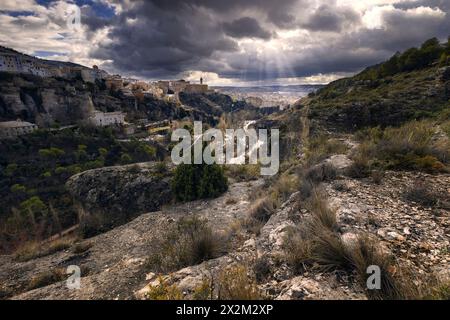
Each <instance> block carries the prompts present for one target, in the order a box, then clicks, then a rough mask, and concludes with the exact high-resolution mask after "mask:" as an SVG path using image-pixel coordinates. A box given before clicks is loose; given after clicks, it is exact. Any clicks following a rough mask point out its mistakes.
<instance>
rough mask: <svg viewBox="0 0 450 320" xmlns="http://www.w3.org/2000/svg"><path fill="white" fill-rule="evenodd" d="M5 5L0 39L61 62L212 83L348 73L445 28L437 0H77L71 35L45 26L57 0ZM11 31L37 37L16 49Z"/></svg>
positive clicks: (448, 12)
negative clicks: (210, 78) (55, 55)
mask: <svg viewBox="0 0 450 320" xmlns="http://www.w3.org/2000/svg"><path fill="white" fill-rule="evenodd" d="M10 2H11V1H10V0H5V2H4V3H3V4H0V22H1V23H2V27H3V26H4V28H2V30H1V31H0V43H2V44H5V45H8V44H10V45H11V46H12V47H16V48H17V49H22V47H23V49H24V50H25V51H27V50H29V51H31V50H34V51H36V52H37V51H41V50H49V49H51V51H55V52H57V51H58V48H61V49H60V51H61V56H60V58H61V59H64V58H67V59H72V60H74V61H75V62H80V63H96V64H99V65H100V66H101V67H102V68H105V69H106V70H107V71H109V72H114V73H121V74H124V75H130V76H135V77H141V78H145V79H169V78H178V77H182V76H183V75H186V74H196V75H197V74H201V73H202V72H203V73H205V74H215V76H214V78H215V79H219V80H220V79H222V80H227V79H228V80H232V81H235V82H239V81H246V82H252V81H272V82H276V81H279V79H298V80H299V81H301V79H302V78H308V77H312V76H317V75H333V74H336V75H340V74H351V73H355V72H358V71H360V70H362V69H363V68H365V67H366V66H368V65H371V64H375V63H379V62H381V61H383V60H384V59H386V58H388V57H390V56H392V55H393V54H394V53H395V52H396V51H402V50H405V49H407V48H409V47H411V46H418V45H420V44H421V43H422V42H423V41H425V40H426V39H428V38H430V37H438V38H439V39H440V40H445V39H446V38H447V37H448V36H449V33H450V32H449V30H450V4H449V2H448V1H444V0H418V1H400V0H398V1H395V0H394V1H386V0H371V1H358V2H353V1H349V0H334V1H328V0H327V1H326V0H278V1H273V0H229V1H218V0H189V1H187V0H171V1H167V0H146V1H144V0H95V1H75V2H77V3H78V2H79V3H78V5H80V7H81V9H82V10H81V12H82V23H83V30H82V32H80V33H79V34H77V35H76V37H75V36H72V37H67V36H64V35H66V34H67V32H66V31H64V30H63V29H64V26H63V24H62V23H60V22H58V23H57V25H58V28H60V29H62V30H57V29H58V28H55V30H53V29H51V28H49V27H48V26H47V29H45V23H48V21H54V20H55V19H54V18H52V17H54V16H55V12H56V11H58V10H59V9H58V10H56V8H57V5H56V4H55V2H50V1H49V2H48V3H47V4H46V5H43V4H42V3H43V2H45V1H39V4H38V3H37V2H36V1H34V0H27V1H26V2H27V4H23V5H22V6H21V10H30V11H32V12H35V14H34V16H31V17H28V16H15V15H14V14H13V13H12V10H13V9H11V8H12V6H11V3H10ZM62 2H64V1H60V2H59V4H58V6H59V7H61V6H62V5H61V3H62ZM67 2H68V3H71V2H72V1H67ZM2 6H3V8H2ZM22 7H23V8H22ZM59 7H58V8H59ZM28 8H29V9H28ZM2 10H3V11H2ZM8 12H11V13H8ZM105 12H106V13H105ZM38 18H39V19H38ZM27 25H29V26H31V25H38V26H39V27H36V28H35V30H31V28H30V29H27V27H26V26H27ZM24 26H25V27H24ZM11 34H17V35H21V34H22V35H25V38H26V39H36V41H29V40H27V41H29V43H28V46H25V45H23V46H21V42H19V41H18V40H17V39H18V38H20V37H12V36H10V35H11ZM55 34H56V36H55ZM59 35H63V38H58V37H59ZM74 39H76V41H77V42H76V44H75V45H74V44H73V43H74V41H75V40H74ZM39 41H40V42H39ZM83 41H84V45H83ZM71 43H72V46H70V44H71ZM40 44H42V45H40ZM63 53H64V54H63ZM328 78H329V77H328ZM280 81H281V80H280Z"/></svg>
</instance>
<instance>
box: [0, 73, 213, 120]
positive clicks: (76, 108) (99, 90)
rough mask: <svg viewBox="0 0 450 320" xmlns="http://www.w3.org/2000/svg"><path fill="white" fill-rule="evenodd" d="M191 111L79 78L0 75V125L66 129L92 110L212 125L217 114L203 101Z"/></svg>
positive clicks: (84, 117) (195, 103)
mask: <svg viewBox="0 0 450 320" xmlns="http://www.w3.org/2000/svg"><path fill="white" fill-rule="evenodd" d="M192 102H193V103H192V104H193V106H192V108H183V107H180V106H177V105H176V104H173V103H168V102H166V101H163V100H158V99H156V98H152V97H151V96H144V97H143V98H137V97H135V96H133V95H130V94H128V95H127V94H124V93H122V92H121V91H110V90H108V89H107V88H106V86H105V84H104V82H103V81H97V82H96V83H95V84H94V83H90V82H85V81H84V80H83V79H82V77H81V75H80V76H78V77H77V76H74V77H73V78H72V79H65V78H41V77H38V76H33V75H25V74H11V73H4V72H0V121H7V120H16V119H17V118H21V119H22V120H25V121H30V122H33V123H36V124H38V125H39V126H41V127H48V126H51V125H52V124H55V123H57V124H60V125H70V124H76V123H77V122H79V121H81V120H84V119H86V118H87V117H88V115H89V112H91V111H92V110H94V109H96V110H101V111H104V112H112V111H124V112H126V113H127V115H128V116H129V117H130V118H131V119H133V118H146V119H148V120H150V121H161V120H167V119H182V118H186V117H187V118H192V119H195V120H202V121H205V122H208V123H210V124H212V125H213V124H215V123H216V121H217V119H215V116H216V117H217V116H218V115H220V113H221V110H220V109H218V112H216V113H213V112H209V111H211V110H210V109H208V108H207V106H206V105H205V103H204V101H203V100H199V101H197V100H196V99H195V98H194V99H193V100H192Z"/></svg>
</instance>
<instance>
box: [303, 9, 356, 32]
mask: <svg viewBox="0 0 450 320" xmlns="http://www.w3.org/2000/svg"><path fill="white" fill-rule="evenodd" d="M360 20H361V18H360V16H359V15H358V13H357V12H356V11H354V10H353V9H351V8H348V7H345V8H339V7H336V6H333V5H330V4H324V5H321V6H320V7H319V8H317V10H316V11H315V12H314V13H313V14H311V15H310V16H309V17H308V20H307V22H305V23H303V24H302V26H303V27H304V28H306V29H309V30H311V31H333V32H340V31H341V30H342V29H343V28H344V27H345V26H348V25H350V26H351V25H354V24H356V23H358V22H360Z"/></svg>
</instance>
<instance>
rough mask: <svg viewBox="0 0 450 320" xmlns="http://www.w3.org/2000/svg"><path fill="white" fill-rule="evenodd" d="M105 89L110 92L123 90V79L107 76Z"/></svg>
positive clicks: (116, 76) (117, 76)
mask: <svg viewBox="0 0 450 320" xmlns="http://www.w3.org/2000/svg"><path fill="white" fill-rule="evenodd" d="M106 87H107V88H108V89H110V90H111V89H112V90H120V89H122V88H123V79H122V77H121V76H119V75H114V76H109V77H107V78H106Z"/></svg>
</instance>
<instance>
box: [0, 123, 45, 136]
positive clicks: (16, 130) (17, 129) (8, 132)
mask: <svg viewBox="0 0 450 320" xmlns="http://www.w3.org/2000/svg"><path fill="white" fill-rule="evenodd" d="M37 129H38V126H37V125H35V124H34V123H30V122H25V121H21V120H17V121H5V122H0V139H8V138H14V137H18V136H21V135H24V134H28V133H32V132H33V131H35V130H37Z"/></svg>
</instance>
